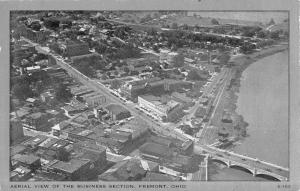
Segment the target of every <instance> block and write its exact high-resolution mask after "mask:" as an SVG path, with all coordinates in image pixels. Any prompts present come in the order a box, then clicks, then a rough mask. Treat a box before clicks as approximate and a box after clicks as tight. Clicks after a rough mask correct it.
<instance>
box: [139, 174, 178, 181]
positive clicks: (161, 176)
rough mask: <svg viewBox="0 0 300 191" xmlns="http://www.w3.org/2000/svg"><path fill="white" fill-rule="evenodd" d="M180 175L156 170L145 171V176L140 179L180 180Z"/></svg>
mask: <svg viewBox="0 0 300 191" xmlns="http://www.w3.org/2000/svg"><path fill="white" fill-rule="evenodd" d="M180 180H181V178H180V177H175V176H170V175H168V174H162V173H157V172H147V174H146V176H145V177H144V178H143V179H142V181H156V182H161V181H180Z"/></svg>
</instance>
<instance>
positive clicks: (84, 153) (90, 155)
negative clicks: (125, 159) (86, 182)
mask: <svg viewBox="0 0 300 191" xmlns="http://www.w3.org/2000/svg"><path fill="white" fill-rule="evenodd" d="M73 150H74V151H75V153H73V154H72V157H73V158H75V159H82V160H90V163H91V166H92V168H91V169H90V172H89V174H88V176H89V179H93V178H96V177H97V175H98V174H100V173H101V172H103V170H104V169H105V168H106V165H107V159H106V148H105V147H103V146H101V145H97V144H96V142H95V141H80V142H77V143H74V145H73Z"/></svg>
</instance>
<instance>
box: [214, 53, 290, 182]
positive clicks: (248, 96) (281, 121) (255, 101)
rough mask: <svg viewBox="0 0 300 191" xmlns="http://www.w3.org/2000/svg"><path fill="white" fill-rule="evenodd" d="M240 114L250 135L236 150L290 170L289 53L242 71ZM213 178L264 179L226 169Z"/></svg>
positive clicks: (254, 64)
mask: <svg viewBox="0 0 300 191" xmlns="http://www.w3.org/2000/svg"><path fill="white" fill-rule="evenodd" d="M237 113H239V114H241V115H242V116H243V117H244V120H245V121H246V122H247V123H249V126H248V127H247V133H248V135H249V136H248V137H247V138H246V139H245V140H244V141H242V142H241V144H239V145H237V146H236V147H235V148H234V149H233V151H234V152H237V153H240V154H246V155H248V156H250V157H255V158H259V159H261V160H265V161H268V162H271V163H274V164H277V165H280V166H283V167H288V166H289V153H288V152H289V149H288V148H289V144H288V143H289V140H288V132H289V131H288V51H284V52H280V53H277V54H274V55H271V56H268V57H265V58H262V59H260V60H258V61H257V62H255V63H253V64H251V65H250V66H249V67H248V68H247V69H246V70H245V71H244V72H243V75H242V80H241V87H240V93H239V94H238V103H237ZM248 178H249V179H248ZM210 179H211V180H234V179H236V180H247V179H248V180H261V178H256V177H253V176H252V175H250V174H247V173H246V172H241V171H238V170H235V169H227V168H224V169H221V170H218V172H217V173H216V174H214V175H212V176H211V177H210Z"/></svg>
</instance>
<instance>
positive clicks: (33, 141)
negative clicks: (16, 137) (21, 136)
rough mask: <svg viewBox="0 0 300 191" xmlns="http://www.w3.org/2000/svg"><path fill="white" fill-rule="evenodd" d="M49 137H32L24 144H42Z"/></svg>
mask: <svg viewBox="0 0 300 191" xmlns="http://www.w3.org/2000/svg"><path fill="white" fill-rule="evenodd" d="M47 138H48V137H47V136H44V135H38V136H36V137H32V138H31V139H29V140H27V141H25V142H23V143H22V144H23V145H34V146H35V145H38V144H40V143H41V142H43V141H44V140H46V139H47Z"/></svg>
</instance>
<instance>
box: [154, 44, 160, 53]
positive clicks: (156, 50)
mask: <svg viewBox="0 0 300 191" xmlns="http://www.w3.org/2000/svg"><path fill="white" fill-rule="evenodd" d="M153 51H154V52H157V53H159V48H158V46H156V45H154V46H153Z"/></svg>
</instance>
